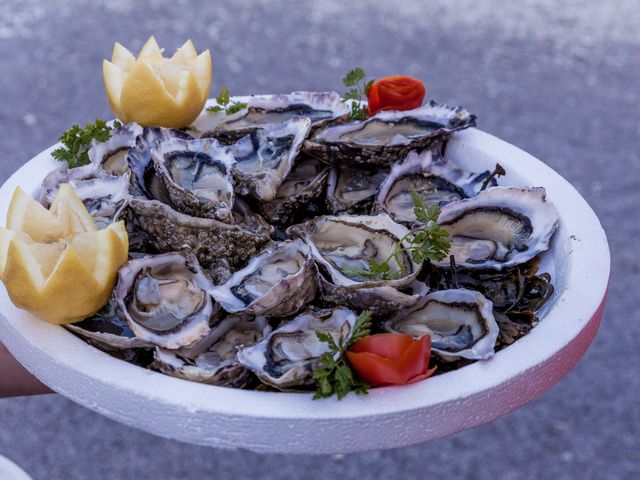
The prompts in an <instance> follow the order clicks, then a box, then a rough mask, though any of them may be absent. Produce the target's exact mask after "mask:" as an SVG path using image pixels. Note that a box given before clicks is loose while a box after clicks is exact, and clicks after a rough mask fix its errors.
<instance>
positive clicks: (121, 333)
mask: <svg viewBox="0 0 640 480" xmlns="http://www.w3.org/2000/svg"><path fill="white" fill-rule="evenodd" d="M65 328H66V329H68V330H70V331H71V332H73V333H75V334H77V335H79V336H81V337H83V338H86V339H87V340H88V341H89V342H91V343H94V344H97V345H98V346H100V347H101V348H103V349H105V350H128V349H131V348H152V347H153V346H154V345H153V344H152V343H151V342H149V341H147V340H144V339H142V338H138V337H136V335H135V333H133V330H131V328H130V327H129V324H128V323H127V322H126V320H125V319H124V318H122V316H121V315H118V312H117V310H116V308H115V305H114V304H113V303H112V302H109V303H108V304H107V305H106V306H105V307H103V308H102V309H101V310H100V311H99V312H98V313H96V314H95V315H93V316H92V317H89V318H87V319H85V320H83V321H81V322H78V323H70V324H68V325H65Z"/></svg>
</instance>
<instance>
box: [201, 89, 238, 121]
mask: <svg viewBox="0 0 640 480" xmlns="http://www.w3.org/2000/svg"><path fill="white" fill-rule="evenodd" d="M216 102H217V103H218V105H215V106H213V107H207V112H222V111H224V112H225V113H226V114H227V115H232V114H234V113H236V112H239V111H240V110H242V109H243V108H246V107H247V104H246V103H244V102H236V101H231V98H230V97H229V89H228V88H227V87H222V88H221V89H220V93H219V94H218V96H217V97H216Z"/></svg>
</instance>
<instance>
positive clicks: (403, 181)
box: [376, 150, 490, 224]
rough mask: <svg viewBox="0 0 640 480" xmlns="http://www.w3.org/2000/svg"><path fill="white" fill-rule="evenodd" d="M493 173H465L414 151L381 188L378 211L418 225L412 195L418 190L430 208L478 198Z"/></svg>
mask: <svg viewBox="0 0 640 480" xmlns="http://www.w3.org/2000/svg"><path fill="white" fill-rule="evenodd" d="M489 174H490V172H489V171H485V172H482V173H471V172H466V171H464V170H462V169H461V168H459V167H458V166H457V165H455V164H454V163H452V162H450V161H447V160H444V159H443V158H441V157H440V156H439V155H438V154H436V153H434V152H431V151H429V150H427V151H423V152H422V153H416V152H411V153H409V155H408V156H407V158H406V159H405V160H404V161H403V162H402V163H397V164H395V165H393V167H392V168H391V173H390V174H389V175H388V176H387V177H386V179H385V180H384V182H382V184H381V185H380V193H379V194H378V198H377V202H376V203H377V205H376V206H377V208H378V209H379V210H381V211H383V212H386V213H388V214H389V216H390V217H391V218H393V220H395V221H396V222H399V223H405V224H413V223H415V222H416V216H415V213H414V203H413V198H412V192H413V191H415V192H416V193H417V194H418V195H419V196H420V198H421V199H422V200H423V201H424V204H425V206H427V207H429V206H431V205H433V204H434V203H437V204H439V205H445V204H447V203H450V202H453V201H456V200H460V199H463V198H468V197H472V196H474V195H476V194H477V193H478V192H480V189H481V188H482V183H483V182H484V180H485V179H487V178H488V177H489Z"/></svg>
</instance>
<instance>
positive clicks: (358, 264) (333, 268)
mask: <svg viewBox="0 0 640 480" xmlns="http://www.w3.org/2000/svg"><path fill="white" fill-rule="evenodd" d="M287 233H289V234H290V235H291V236H294V237H299V238H302V239H303V240H304V241H305V243H306V244H307V245H309V247H310V248H311V253H312V255H313V258H314V259H315V261H316V263H317V264H318V267H319V272H320V285H321V290H322V295H323V298H324V299H325V300H326V301H329V302H331V303H335V304H339V305H348V306H353V307H354V308H370V309H372V311H373V313H375V314H378V315H382V314H385V313H388V312H389V311H392V310H395V309H397V308H398V307H399V306H408V305H413V304H415V302H416V301H417V300H418V298H419V296H418V295H416V294H413V293H409V294H406V293H402V292H400V291H399V290H398V289H401V288H404V287H407V286H408V285H409V284H410V283H412V282H413V281H414V280H415V279H416V276H417V275H418V272H419V270H420V265H418V264H416V263H415V262H414V261H413V259H412V258H411V256H410V255H409V254H407V253H406V252H401V253H400V254H399V255H398V257H395V258H392V259H389V256H390V255H391V252H392V251H394V248H395V247H396V245H397V243H398V242H399V241H400V239H402V238H403V237H404V236H405V235H406V234H407V233H408V230H407V229H406V228H405V227H403V226H402V225H399V224H397V223H395V222H393V221H392V220H391V218H390V217H389V216H388V215H386V214H381V215H377V216H367V215H341V216H324V217H317V218H315V219H313V220H310V221H308V222H305V223H303V224H301V225H295V226H293V227H290V228H289V229H288V230H287ZM371 261H375V262H377V263H382V262H385V261H388V263H389V266H390V272H389V273H390V278H370V277H368V276H366V275H364V274H362V273H360V272H359V271H361V270H368V269H369V262H371Z"/></svg>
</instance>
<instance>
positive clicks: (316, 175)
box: [256, 157, 329, 225]
mask: <svg viewBox="0 0 640 480" xmlns="http://www.w3.org/2000/svg"><path fill="white" fill-rule="evenodd" d="M328 174H329V168H328V167H327V166H326V164H324V163H322V162H320V161H319V160H317V159H315V158H310V157H303V158H301V159H300V160H299V161H298V162H297V163H296V165H295V166H294V167H293V169H292V170H291V172H290V173H289V175H287V177H286V179H285V180H284V182H283V183H282V184H281V185H280V187H279V188H278V190H277V191H276V196H275V198H274V199H273V200H272V201H270V202H256V203H257V207H258V210H259V211H260V213H261V214H262V215H264V217H265V218H266V219H267V220H268V221H269V223H273V224H276V225H290V224H291V223H292V221H293V219H294V218H296V217H299V216H301V214H302V215H304V212H305V210H308V209H309V207H308V205H309V204H310V203H311V202H314V201H315V200H318V199H319V197H320V196H321V195H322V190H323V189H324V186H325V184H326V180H327V175H328Z"/></svg>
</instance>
